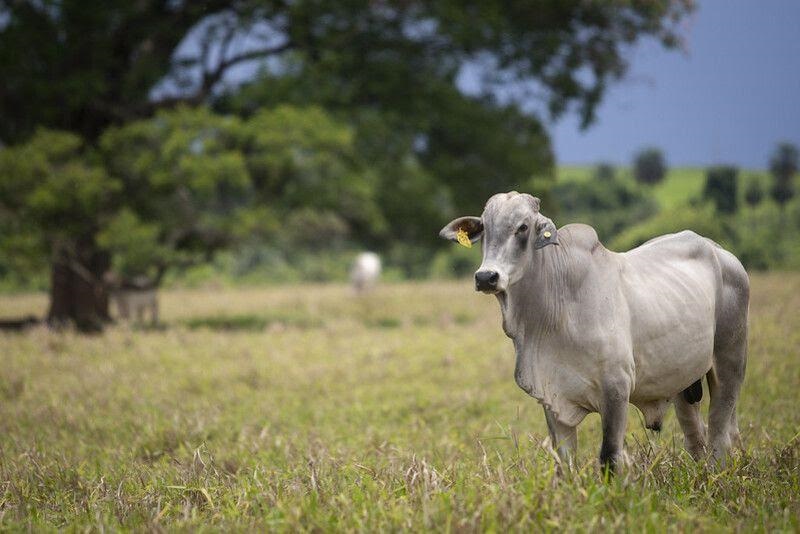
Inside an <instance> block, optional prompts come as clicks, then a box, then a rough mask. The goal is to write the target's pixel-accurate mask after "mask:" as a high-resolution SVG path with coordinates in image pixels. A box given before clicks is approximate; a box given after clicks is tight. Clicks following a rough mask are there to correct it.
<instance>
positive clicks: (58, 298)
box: [47, 242, 110, 332]
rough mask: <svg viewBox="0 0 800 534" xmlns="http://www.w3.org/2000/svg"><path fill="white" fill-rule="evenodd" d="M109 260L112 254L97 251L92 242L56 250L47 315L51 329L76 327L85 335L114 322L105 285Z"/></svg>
mask: <svg viewBox="0 0 800 534" xmlns="http://www.w3.org/2000/svg"><path fill="white" fill-rule="evenodd" d="M109 260H110V258H109V256H108V254H107V253H105V252H103V251H99V250H97V249H96V247H95V246H94V244H93V243H91V242H88V243H87V242H84V243H82V244H79V245H78V246H76V247H74V248H73V247H63V246H62V247H59V248H58V249H57V250H56V252H55V254H54V257H53V265H52V269H51V283H50V311H49V312H48V314H47V322H48V323H49V324H50V325H51V326H55V327H61V326H65V325H68V324H74V325H75V327H76V328H77V329H78V330H80V331H81V332H99V331H101V330H102V329H103V324H104V323H105V322H108V321H110V316H109V313H108V290H107V289H106V287H105V284H104V283H103V275H104V274H105V273H106V271H108V268H109V266H110V261H109Z"/></svg>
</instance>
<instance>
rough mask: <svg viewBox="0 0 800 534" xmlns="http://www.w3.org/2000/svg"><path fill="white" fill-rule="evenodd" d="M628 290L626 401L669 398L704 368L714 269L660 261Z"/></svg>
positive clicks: (710, 344)
mask: <svg viewBox="0 0 800 534" xmlns="http://www.w3.org/2000/svg"><path fill="white" fill-rule="evenodd" d="M659 271H660V272H658V273H650V274H657V276H649V277H647V278H649V280H641V281H640V286H639V287H638V288H637V289H638V291H632V292H631V293H629V299H628V303H629V307H630V310H631V341H632V349H633V358H634V365H635V375H636V378H635V384H634V391H633V393H632V399H637V400H645V401H647V400H658V399H665V398H670V397H672V396H674V395H675V394H677V393H678V392H680V391H682V390H683V389H685V388H686V387H688V386H690V385H691V384H692V383H693V382H695V381H696V380H698V379H699V378H701V377H702V376H703V375H704V374H705V373H706V372H707V371H708V370H709V369H710V368H711V361H712V355H713V349H714V330H715V299H716V297H715V294H716V289H715V287H716V285H715V284H716V283H715V280H714V273H713V271H712V270H711V269H708V268H705V266H702V265H698V263H697V262H683V263H679V264H678V265H675V264H673V265H663V266H662V267H661V269H659Z"/></svg>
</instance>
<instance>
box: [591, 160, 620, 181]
mask: <svg viewBox="0 0 800 534" xmlns="http://www.w3.org/2000/svg"><path fill="white" fill-rule="evenodd" d="M616 177H617V169H616V168H615V167H614V165H612V164H611V163H600V164H598V165H597V167H595V169H594V179H595V180H600V181H603V182H609V181H612V180H614V179H615V178H616Z"/></svg>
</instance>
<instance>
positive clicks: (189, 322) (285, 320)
mask: <svg viewBox="0 0 800 534" xmlns="http://www.w3.org/2000/svg"><path fill="white" fill-rule="evenodd" d="M180 324H182V325H184V326H186V327H188V328H190V329H192V330H196V329H200V328H207V329H209V330H224V331H246V332H258V331H262V330H265V329H267V328H269V327H270V326H278V327H293V328H315V327H319V326H322V321H321V320H319V319H314V318H311V317H308V316H306V315H300V314H291V313H282V314H273V315H255V314H234V315H207V316H202V317H191V318H189V319H186V320H183V321H181V323H180Z"/></svg>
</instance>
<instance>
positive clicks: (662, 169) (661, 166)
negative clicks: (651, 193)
mask: <svg viewBox="0 0 800 534" xmlns="http://www.w3.org/2000/svg"><path fill="white" fill-rule="evenodd" d="M666 173H667V164H666V161H665V160H664V153H663V152H661V150H660V149H658V148H655V147H651V148H645V149H643V150H641V151H639V152H638V153H637V154H636V156H634V158H633V175H634V176H635V177H636V181H637V182H639V183H642V184H650V185H652V184H657V183H658V182H660V181H661V180H663V179H664V175H665V174H666Z"/></svg>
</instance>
